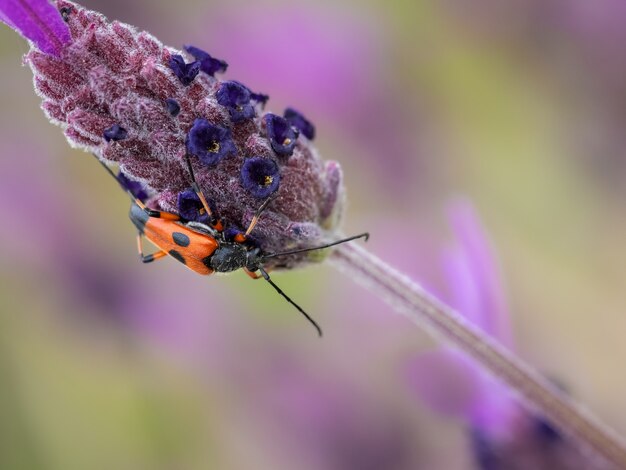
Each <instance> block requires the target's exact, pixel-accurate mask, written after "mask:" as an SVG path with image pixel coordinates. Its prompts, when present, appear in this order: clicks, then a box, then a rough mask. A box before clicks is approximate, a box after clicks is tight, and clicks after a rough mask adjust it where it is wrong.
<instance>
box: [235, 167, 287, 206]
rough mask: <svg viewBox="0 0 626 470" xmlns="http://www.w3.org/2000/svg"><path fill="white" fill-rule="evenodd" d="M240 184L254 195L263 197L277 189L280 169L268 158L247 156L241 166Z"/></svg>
mask: <svg viewBox="0 0 626 470" xmlns="http://www.w3.org/2000/svg"><path fill="white" fill-rule="evenodd" d="M241 184H242V185H243V187H244V188H245V189H246V191H248V192H249V193H250V194H252V195H253V196H254V197H256V198H259V199H265V198H266V197H268V196H270V195H271V194H273V193H275V192H276V190H277V189H278V185H279V184H280V169H279V168H278V165H277V164H276V162H275V161H274V160H271V159H269V158H263V157H252V158H248V159H247V160H246V161H245V162H244V163H243V166H242V167H241Z"/></svg>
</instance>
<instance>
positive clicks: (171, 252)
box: [167, 250, 187, 264]
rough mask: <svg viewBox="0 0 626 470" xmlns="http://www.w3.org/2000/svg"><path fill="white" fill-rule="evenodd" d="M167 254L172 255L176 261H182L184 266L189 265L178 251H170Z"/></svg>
mask: <svg viewBox="0 0 626 470" xmlns="http://www.w3.org/2000/svg"><path fill="white" fill-rule="evenodd" d="M167 254H168V255H170V256H171V257H172V258H174V259H176V260H178V261H180V262H181V263H183V264H187V263H186V262H185V258H184V257H183V255H181V254H180V253H179V252H178V251H176V250H170V251H168V253H167Z"/></svg>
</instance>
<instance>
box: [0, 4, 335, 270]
mask: <svg viewBox="0 0 626 470" xmlns="http://www.w3.org/2000/svg"><path fill="white" fill-rule="evenodd" d="M25 1H26V0H25ZM30 1H35V0H30ZM20 3H22V2H20ZM46 3H47V2H46ZM51 5H54V6H55V7H56V8H53V7H51V6H50V5H49V6H48V7H47V8H48V10H47V14H49V15H53V16H54V15H56V16H55V20H54V21H53V20H51V24H52V23H55V24H57V25H60V27H61V28H65V29H66V30H67V32H68V34H69V38H68V39H67V40H63V41H60V42H59V44H58V45H57V48H56V50H55V51H56V54H55V55H51V54H50V53H48V52H46V50H45V49H44V48H46V47H47V44H48V43H47V42H32V44H31V46H32V47H31V50H30V52H29V53H28V54H27V55H26V58H25V62H26V63H27V64H28V65H29V66H30V67H31V69H32V71H33V73H34V76H35V80H34V81H35V88H36V91H37V93H38V94H39V95H40V96H41V98H42V101H43V103H42V108H43V109H44V112H45V113H46V115H47V116H48V117H49V118H50V120H51V121H52V122H53V123H55V124H58V125H60V126H61V127H62V128H63V130H64V133H65V136H66V137H67V139H68V141H69V142H70V144H71V145H72V146H75V147H79V148H82V149H84V150H86V151H88V152H90V153H94V154H96V155H97V156H98V157H100V158H101V159H102V160H103V161H105V162H108V163H112V162H113V163H118V164H119V165H120V168H121V170H122V171H123V173H124V175H125V176H126V177H128V178H129V179H131V180H133V181H141V182H142V183H143V184H144V186H145V189H146V190H147V191H149V192H150V198H149V199H148V204H149V205H150V206H151V207H153V208H155V209H159V210H164V211H170V212H174V213H181V215H182V214H185V215H183V217H185V218H187V219H188V220H192V219H198V218H199V217H200V218H201V216H202V214H195V215H193V216H190V213H189V212H187V211H188V210H191V209H192V208H193V204H196V203H197V201H196V202H194V197H195V196H194V195H192V194H190V193H185V191H187V190H188V189H189V188H190V186H191V176H190V174H189V170H188V167H187V165H186V163H185V155H186V154H188V155H189V156H190V157H191V162H192V166H193V168H194V172H195V176H196V180H197V182H198V184H199V186H200V188H201V190H202V192H203V193H204V195H205V197H206V198H207V199H208V200H210V201H212V204H213V205H214V206H215V214H216V215H217V216H219V217H220V219H221V220H222V221H223V222H224V226H225V229H228V228H230V227H236V228H237V229H240V228H243V229H244V230H245V228H246V227H248V225H249V223H250V220H251V219H252V216H253V215H254V214H255V213H256V211H257V210H258V208H259V205H260V203H259V199H262V198H263V197H264V196H265V194H268V195H272V196H275V198H274V199H273V201H272V203H271V204H270V205H269V206H268V207H267V209H266V210H265V212H264V213H263V216H262V217H261V218H260V220H259V221H258V223H257V225H256V226H255V228H254V231H253V233H252V234H251V235H252V236H253V237H254V238H255V240H256V241H257V243H258V245H259V247H260V248H261V249H263V250H265V251H268V252H280V251H285V249H287V248H289V249H294V248H310V247H314V246H318V245H320V244H322V243H324V242H325V241H327V240H328V239H330V238H333V237H334V236H335V235H336V233H335V231H336V229H337V226H338V223H339V221H340V219H341V214H342V206H343V201H344V190H343V185H342V173H341V168H340V167H339V165H338V164H337V163H335V162H327V163H325V162H323V161H322V160H321V159H320V158H319V156H318V154H317V153H316V152H315V151H314V149H313V148H312V146H311V145H310V142H309V141H306V142H304V141H303V142H301V143H300V144H299V145H295V140H296V139H297V135H298V131H297V127H298V125H299V124H297V123H295V124H290V123H289V122H288V121H287V120H286V119H284V118H282V117H279V116H275V115H272V114H268V115H267V117H264V115H263V114H261V108H262V105H263V104H264V102H265V101H266V100H267V96H266V95H263V94H260V93H252V92H251V91H250V89H249V88H248V87H246V86H244V85H243V84H241V83H239V82H235V81H222V80H220V79H219V78H217V77H215V76H212V75H211V73H210V72H211V70H214V69H215V71H214V74H215V75H217V72H218V71H221V70H222V69H223V68H224V67H225V65H224V66H222V65H220V64H221V62H220V61H217V62H216V60H217V59H214V58H212V57H211V58H210V59H209V56H208V55H204V54H206V53H204V52H203V51H201V50H199V49H198V48H194V47H193V46H188V47H187V51H186V52H185V53H189V54H191V55H192V56H194V57H195V58H196V61H195V62H191V63H186V62H185V60H184V59H183V55H182V54H181V52H180V51H177V50H175V49H173V48H170V47H167V46H164V45H163V44H161V43H160V42H159V41H158V40H157V39H156V38H155V37H153V36H151V35H150V34H148V33H146V32H142V31H137V30H136V29H135V28H133V27H132V26H129V25H126V24H123V23H120V22H117V21H113V22H109V21H107V19H106V18H105V17H104V16H102V15H101V14H99V13H97V12H93V11H90V10H88V9H86V8H83V7H81V6H79V5H76V4H74V3H71V2H69V1H66V0H54V1H53V2H52V3H51ZM50 8H52V9H50ZM0 11H1V12H4V10H3V9H2V3H0ZM3 18H5V19H6V18H7V14H6V12H4V17H3ZM10 20H11V21H13V20H12V19H11V18H10ZM15 21H17V19H16V20H15ZM27 37H28V36H27ZM203 67H204V69H205V70H202V69H203ZM201 71H202V72H203V73H200V72H201ZM303 132H304V130H303ZM292 154H293V155H294V157H296V158H291V159H289V161H288V162H287V160H286V159H285V158H278V159H276V155H278V156H281V157H284V156H285V155H292ZM181 194H183V196H180V195H181ZM179 196H180V197H179ZM190 207H191V209H190ZM195 210H196V211H197V210H199V208H198V207H197V206H196V208H195ZM320 259H321V258H320V256H319V253H318V256H313V255H311V254H310V253H303V254H295V255H290V256H288V257H284V258H282V259H278V258H277V259H271V260H268V264H267V268H268V269H273V268H277V267H280V268H285V269H287V268H290V267H293V266H298V265H302V264H304V263H308V262H316V261H319V260H320Z"/></svg>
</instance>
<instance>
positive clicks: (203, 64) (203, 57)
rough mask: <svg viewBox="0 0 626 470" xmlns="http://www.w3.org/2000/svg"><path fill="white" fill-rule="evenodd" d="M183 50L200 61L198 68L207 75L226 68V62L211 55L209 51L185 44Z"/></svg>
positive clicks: (221, 71) (212, 74)
mask: <svg viewBox="0 0 626 470" xmlns="http://www.w3.org/2000/svg"><path fill="white" fill-rule="evenodd" d="M185 50H186V51H187V52H189V53H190V54H191V55H192V56H194V58H195V59H196V60H197V61H199V62H200V70H202V71H203V72H204V73H206V74H208V75H211V76H212V77H213V76H214V75H215V74H216V73H224V72H226V69H227V68H228V64H227V63H226V62H225V61H223V60H221V59H216V58H214V57H212V56H211V55H210V54H209V53H207V52H205V51H203V50H202V49H200V48H198V47H195V46H185Z"/></svg>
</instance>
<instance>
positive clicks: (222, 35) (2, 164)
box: [0, 0, 626, 470]
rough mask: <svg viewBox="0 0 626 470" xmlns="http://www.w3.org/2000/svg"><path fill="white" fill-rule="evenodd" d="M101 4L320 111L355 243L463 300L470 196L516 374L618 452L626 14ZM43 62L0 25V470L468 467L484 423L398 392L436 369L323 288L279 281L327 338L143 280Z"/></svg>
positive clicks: (459, 6) (228, 300)
mask: <svg viewBox="0 0 626 470" xmlns="http://www.w3.org/2000/svg"><path fill="white" fill-rule="evenodd" d="M83 4H84V5H86V6H89V7H92V8H94V9H97V10H100V11H102V12H103V13H105V14H106V15H107V16H108V17H110V18H115V19H119V20H121V21H125V22H128V23H131V24H134V25H136V26H138V27H140V28H143V29H147V30H149V31H150V32H152V33H153V34H155V35H156V36H157V37H159V38H160V39H161V40H162V41H163V42H165V43H166V44H168V45H171V46H174V47H182V45H183V44H194V45H197V46H199V47H202V48H204V49H206V50H207V51H208V52H210V53H211V54H214V55H215V56H217V57H219V58H223V59H225V60H227V61H228V63H229V64H230V67H229V69H228V73H227V74H226V77H227V78H231V79H237V80H240V81H242V82H244V83H245V84H247V85H249V86H250V87H251V88H253V89H255V90H258V91H262V92H264V93H267V94H269V95H270V97H271V98H270V101H269V103H268V106H267V107H268V109H272V110H275V111H277V112H281V111H282V109H283V108H284V107H286V106H294V107H296V108H297V109H299V110H301V111H302V112H304V113H305V114H306V115H307V117H309V118H310V119H311V120H312V121H313V122H314V123H315V124H316V126H317V131H318V137H317V139H316V142H317V145H318V148H319V150H320V152H321V153H322V155H323V156H325V158H327V159H334V160H338V161H339V162H340V163H341V165H342V166H343V168H344V171H345V175H346V184H347V188H348V194H349V210H348V212H347V217H346V220H345V223H344V232H345V233H347V234H351V233H357V232H361V231H364V230H369V231H370V232H371V239H370V242H368V248H369V249H370V250H372V251H373V252H374V253H376V254H378V255H379V256H381V257H382V258H384V259H385V260H387V261H389V262H390V263H392V264H395V265H397V266H398V267H399V268H401V269H403V270H405V271H406V272H407V273H408V274H409V275H411V276H412V277H414V278H415V279H417V280H418V281H420V282H422V283H423V284H425V285H426V286H428V287H429V288H430V289H432V290H433V291H434V292H435V293H437V294H438V295H440V296H441V297H443V298H446V299H448V300H449V301H454V297H453V295H452V294H453V292H454V289H455V286H454V285H450V283H449V282H448V278H447V277H446V271H445V268H444V257H445V255H444V253H445V252H446V250H447V248H449V246H450V245H451V243H454V240H457V237H458V234H456V235H455V234H454V232H453V229H452V228H451V227H448V226H447V219H446V211H447V208H448V207H449V203H450V201H452V200H455V198H456V197H457V196H458V195H463V196H465V197H467V199H468V200H470V201H471V202H472V203H473V206H474V207H475V208H476V211H477V213H478V214H480V217H481V220H482V223H483V226H484V228H485V230H486V231H487V232H488V233H489V235H490V240H491V242H492V244H493V245H494V247H495V251H496V252H497V254H498V255H499V264H500V272H501V275H502V284H503V286H504V287H503V288H502V289H503V290H504V291H505V292H503V294H506V297H508V309H509V310H510V312H511V323H512V330H513V335H514V337H515V350H516V351H517V352H518V353H519V354H520V355H521V356H522V357H523V358H525V359H526V360H528V361H529V362H530V363H531V364H533V365H534V366H536V367H537V368H538V369H539V370H541V371H542V372H544V373H546V374H547V375H548V376H550V377H553V378H555V379H556V380H558V381H559V383H561V384H563V385H564V386H565V388H566V389H567V390H568V391H569V393H571V394H572V395H574V396H576V397H577V398H579V399H580V400H582V401H583V402H585V403H586V404H587V405H588V406H589V407H590V408H591V409H592V410H594V411H595V412H596V413H597V414H598V415H599V416H600V417H601V418H603V419H604V420H605V421H606V422H607V423H609V424H610V425H611V426H613V427H615V428H616V429H617V430H618V431H620V432H621V433H623V434H626V408H625V407H624V406H623V396H624V394H625V393H626V375H625V374H624V373H623V372H622V370H621V363H620V358H622V357H626V342H625V341H624V340H623V332H624V331H626V289H624V287H625V281H624V279H626V250H624V247H623V241H624V240H625V239H626V217H625V215H624V204H623V201H624V198H626V184H624V183H625V181H626V151H625V150H624V149H625V148H626V139H625V138H624V136H625V135H626V133H624V129H625V128H626V58H625V56H624V54H623V44H624V41H625V40H626V7H624V5H623V3H622V2H620V1H618V0H598V1H595V2H586V1H583V0H576V1H563V0H550V1H514V2H508V3H506V4H505V3H502V2H497V1H493V0H479V1H477V2H471V3H470V2H467V1H464V0H446V1H445V2H436V1H430V0H424V1H420V2H386V3H382V2H357V1H354V0H348V1H345V2H342V3H341V4H340V5H337V4H336V3H332V2H313V1H304V0H299V1H296V2H287V1H284V0H275V1H269V0H267V1H266V0H262V1H256V2H247V1H243V0H238V1H232V2H216V1H211V2H200V1H192V0H179V1H177V2H166V1H164V0H155V1H151V2H147V1H135V2H132V3H130V4H127V3H126V2H122V1H119V0H115V1H109V2H103V1H101V2H98V1H89V2H84V3H83ZM26 50H27V46H26V44H25V42H24V41H23V40H22V39H21V38H19V37H18V36H17V35H16V34H15V33H13V32H12V31H11V30H10V29H9V28H6V27H4V26H2V27H0V64H1V66H2V73H1V76H2V84H3V86H2V87H0V113H1V116H2V121H1V122H2V126H1V128H0V153H1V154H2V156H3V158H2V160H1V161H0V212H1V213H2V215H3V223H2V226H3V227H2V229H1V230H0V241H1V243H0V261H1V264H0V280H1V281H2V282H0V320H1V321H2V328H1V330H0V331H1V333H0V380H1V383H2V386H1V387H0V416H1V417H2V419H0V433H1V437H2V439H1V441H2V442H3V445H2V447H1V452H0V467H2V468H12V469H13V468H15V469H22V468H24V469H31V468H46V469H49V468H52V469H56V468H59V469H64V470H65V469H84V468H116V469H126V468H128V469H143V468H145V469H173V468H176V469H180V468H184V469H187V468H190V469H191V468H194V469H195V468H234V469H240V468H241V469H245V468H256V469H265V468H267V469H270V468H272V469H273V468H298V469H304V470H308V469H311V470H314V469H330V470H335V469H336V470H370V469H371V470H378V469H388V470H396V469H397V470H404V469H416V468H419V469H443V468H445V469H452V470H454V469H469V468H474V466H475V456H474V455H473V450H472V447H471V442H470V440H469V438H468V432H467V431H468V426H469V425H470V424H471V423H469V422H468V421H467V420H466V419H463V418H461V417H459V416H450V415H447V414H442V413H439V412H438V411H437V410H436V409H434V408H433V407H432V406H429V404H428V402H425V401H423V400H421V399H420V398H419V396H417V395H416V393H415V391H414V390H413V389H412V386H411V380H407V366H408V365H409V364H410V363H411V361H413V360H415V358H419V357H428V356H427V355H426V356H421V355H422V354H426V353H428V354H431V353H432V351H434V350H438V349H439V346H438V345H436V344H434V343H433V342H432V341H431V340H430V339H429V338H428V337H427V336H426V335H425V334H424V333H422V332H421V331H420V330H418V329H416V328H415V327H413V326H412V324H410V323H409V322H407V321H406V320H405V319H403V318H401V317H398V316H396V315H395V313H393V312H392V311H391V310H390V309H389V308H388V307H386V305H385V304H384V303H383V302H382V301H381V300H380V299H376V298H374V297H373V296H372V295H371V294H370V293H369V292H367V291H366V290H363V289H361V288H360V287H358V286H356V285H353V284H352V283H351V281H350V279H347V278H344V277H342V276H341V275H340V274H339V273H337V272H335V271H334V270H333V269H332V268H331V267H329V266H324V265H322V266H320V267H319V268H312V269H309V270H306V271H298V272H292V273H286V274H279V275H276V276H275V280H276V281H277V282H278V283H279V284H280V285H281V287H282V288H283V289H284V290H285V291H286V292H288V293H289V295H290V296H291V297H293V298H294V299H296V300H297V301H298V303H300V304H301V305H302V306H304V307H305V308H306V309H307V311H308V312H309V313H311V314H312V315H313V316H314V317H315V318H316V319H317V320H318V321H319V322H320V323H321V325H322V327H323V328H324V332H325V337H324V339H322V340H319V339H318V338H317V337H316V335H315V332H314V330H312V328H311V327H310V326H309V325H308V324H307V323H306V322H305V321H304V320H303V319H302V318H300V316H299V315H298V313H297V312H296V311H295V310H294V309H292V308H291V307H290V306H289V305H288V304H287V303H286V302H284V301H282V300H281V299H280V298H279V297H278V296H276V294H275V293H274V292H273V291H272V290H271V289H269V288H268V286H266V285H264V284H263V283H262V282H261V281H259V282H251V281H250V280H249V279H248V278H247V277H246V276H244V275H243V274H242V273H236V274H233V275H231V276H228V277H213V278H210V279H207V278H203V277H200V276H196V275H194V274H193V273H191V272H189V271H188V270H185V269H183V268H182V267H180V266H179V265H178V264H177V263H176V262H175V261H173V260H166V261H161V262H159V263H155V264H153V265H147V266H143V265H141V263H140V262H139V261H138V260H137V256H136V251H135V250H136V248H135V241H134V229H133V228H132V226H131V224H130V222H129V221H128V218H127V211H128V202H127V198H126V197H125V196H124V195H123V194H122V193H121V192H120V191H119V190H118V188H117V187H116V186H115V185H114V184H113V182H112V181H111V180H110V178H109V177H108V176H107V175H106V174H105V173H104V171H102V168H101V167H100V166H99V165H98V164H97V162H96V161H95V160H94V159H93V157H91V156H89V155H88V154H84V153H81V152H79V151H75V150H72V149H70V148H69V146H68V145H67V144H66V142H65V140H64V138H63V135H62V133H61V131H60V130H59V129H58V128H57V127H54V126H52V125H50V124H49V123H48V122H47V121H46V119H45V117H44V116H43V113H42V112H41V110H40V109H39V100H38V98H37V97H36V96H35V94H34V92H33V90H32V77H31V73H30V71H29V70H28V69H27V68H24V67H21V66H20V65H21V62H20V61H21V56H22V55H23V54H24V53H25V52H26ZM456 287H458V286H456ZM424 375H425V377H423V378H422V379H421V380H423V381H424V383H428V381H429V377H428V374H424ZM433 379H434V378H433ZM447 379H449V380H451V384H452V385H451V387H458V388H459V389H460V390H464V389H463V388H462V387H463V385H464V383H463V377H458V378H457V377H456V376H452V377H447ZM463 398H464V397H462V396H461V397H459V400H463ZM465 398H466V397H465Z"/></svg>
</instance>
